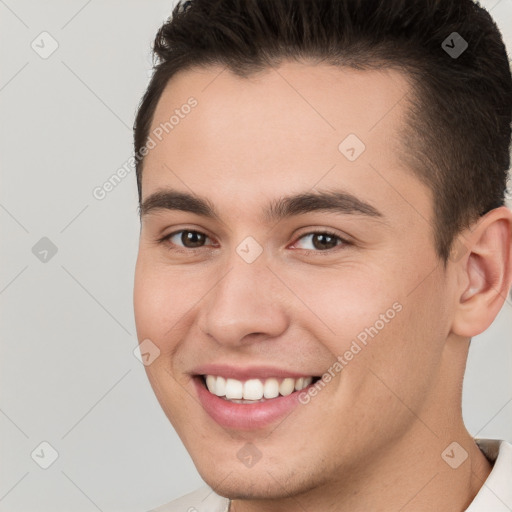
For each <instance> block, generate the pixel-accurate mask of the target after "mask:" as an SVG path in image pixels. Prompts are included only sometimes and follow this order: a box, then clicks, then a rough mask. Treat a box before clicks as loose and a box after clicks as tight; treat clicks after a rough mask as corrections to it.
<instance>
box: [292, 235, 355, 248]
mask: <svg viewBox="0 0 512 512" xmlns="http://www.w3.org/2000/svg"><path fill="white" fill-rule="evenodd" d="M301 240H302V242H300V241H301ZM299 242H300V243H301V244H302V247H299V249H305V250H313V251H320V252H322V251H323V252H325V251H328V250H330V249H334V248H335V247H337V246H338V245H343V244H346V242H345V240H343V239H342V238H340V237H339V236H338V235H335V234H334V233H329V232H323V231H318V232H314V233H307V234H305V235H303V236H301V237H300V238H299V239H298V241H297V242H296V244H295V245H297V244H298V243H299Z"/></svg>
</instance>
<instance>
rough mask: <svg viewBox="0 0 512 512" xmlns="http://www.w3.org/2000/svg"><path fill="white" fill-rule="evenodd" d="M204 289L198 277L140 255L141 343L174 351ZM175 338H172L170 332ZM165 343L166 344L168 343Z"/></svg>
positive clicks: (136, 288) (136, 291)
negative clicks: (190, 313) (176, 340)
mask: <svg viewBox="0 0 512 512" xmlns="http://www.w3.org/2000/svg"><path fill="white" fill-rule="evenodd" d="M202 294H204V289H203V287H202V286H200V283H199V280H198V279H197V275H196V276H194V275H188V274H187V272H186V271H183V270H178V269H176V268H173V267H171V266H169V265H167V266H166V265H162V264H161V263H159V262H158V261H155V260H154V259H152V258H149V257H145V256H144V255H139V258H138V260H137V265H136V269H135V282H134V311H135V323H136V327H137V336H138V339H139V341H142V340H144V339H146V338H149V339H151V340H152V341H153V342H154V343H156V344H157V345H158V346H159V348H160V350H161V351H162V352H168V351H170V350H172V340H173V339H179V336H176V334H178V333H179V331H180V329H182V328H183V327H184V325H185V323H186V321H187V313H188V312H189V311H190V310H191V309H193V305H194V304H195V303H197V302H198V301H199V300H200V299H201V296H202ZM171 331H172V332H173V335H172V336H171V335H169V334H170V332H171ZM164 340H165V342H164Z"/></svg>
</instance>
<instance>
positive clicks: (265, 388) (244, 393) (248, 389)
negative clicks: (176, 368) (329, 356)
mask: <svg viewBox="0 0 512 512" xmlns="http://www.w3.org/2000/svg"><path fill="white" fill-rule="evenodd" d="M319 379H320V377H314V376H312V377H299V378H292V377H287V378H284V379H283V378H277V377H276V378H274V377H271V378H267V379H248V380H245V381H241V380H237V379H232V378H224V377H221V376H218V375H201V380H202V383H203V385H204V386H205V387H206V389H207V390H208V391H209V392H210V393H211V394H212V395H215V396H218V397H219V398H222V399H223V400H226V401H228V402H233V403H236V404H247V405H248V404H255V403H260V402H267V401H269V400H272V399H274V398H278V397H282V396H288V395H291V394H292V393H294V392H298V391H301V390H303V389H305V388H307V387H308V386H310V385H311V384H314V383H315V382H317V381H318V380H319Z"/></svg>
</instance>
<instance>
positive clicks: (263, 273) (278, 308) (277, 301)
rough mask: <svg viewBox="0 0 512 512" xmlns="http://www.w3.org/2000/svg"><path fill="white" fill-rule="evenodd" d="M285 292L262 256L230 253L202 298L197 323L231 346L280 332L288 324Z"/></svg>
mask: <svg viewBox="0 0 512 512" xmlns="http://www.w3.org/2000/svg"><path fill="white" fill-rule="evenodd" d="M286 292H287V290H286V289H285V287H284V286H283V284H282V282H280V281H279V279H277V278H276V276H275V275H274V273H273V272H272V271H271V270H270V269H269V268H268V267H267V261H266V259H265V258H264V257H260V258H259V259H258V260H256V261H255V262H252V263H247V262H245V261H244V260H242V259H241V258H240V257H239V256H238V255H237V254H234V257H233V258H231V259H230V261H229V266H228V267H227V270H226V271H225V272H224V273H223V274H222V275H220V276H219V277H218V281H217V282H216V284H215V285H214V287H213V288H212V290H211V291H210V292H209V293H208V294H207V295H206V296H205V297H204V299H203V304H202V307H200V308H199V310H198V316H199V318H198V327H199V329H201V331H203V332H204V333H205V334H207V335H209V336H211V337H212V338H214V339H215V340H216V342H217V343H219V344H222V345H226V346H231V347H235V346H241V345H247V344H251V343H254V342H257V341H262V340H266V339H269V338H274V337H277V336H280V335H281V334H282V333H283V332H285V331H286V329H287V327H288V325H289V311H287V309H286V305H287V303H288V304H290V298H289V297H288V299H287V296H286ZM288 294H289V292H288Z"/></svg>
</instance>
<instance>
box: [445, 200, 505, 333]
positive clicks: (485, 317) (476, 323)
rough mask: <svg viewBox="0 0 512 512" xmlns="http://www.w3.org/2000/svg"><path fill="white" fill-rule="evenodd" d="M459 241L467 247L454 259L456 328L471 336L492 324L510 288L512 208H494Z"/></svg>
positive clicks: (454, 328)
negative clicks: (456, 277)
mask: <svg viewBox="0 0 512 512" xmlns="http://www.w3.org/2000/svg"><path fill="white" fill-rule="evenodd" d="M456 243H458V244H459V247H460V245H461V244H462V245H463V246H464V247H465V249H466V251H465V254H464V257H463V258H461V259H460V260H459V261H457V262H456V263H454V265H457V266H458V268H457V273H458V276H459V279H458V284H457V296H456V297H455V299H456V301H457V302H456V304H455V307H456V311H455V314H454V318H453V324H452V332H454V333H455V334H458V335H460V336H463V337H466V338H471V337H473V336H476V335H477V334H480V333H482V332H483V331H485V330H486V329H487V328H488V327H489V326H490V325H491V324H492V322H493V321H494V319H495V318H496V316H497V314H498V313H499V311H500V309H501V308H502V306H503V303H504V302H505V300H506V299H507V295H508V293H509V290H510V285H511V283H512V261H511V258H512V211H510V210H509V209H508V208H507V207H505V206H502V207H499V208H496V209H494V210H491V211H490V212H489V213H487V214H486V215H484V216H483V217H481V218H480V219H479V220H478V221H477V222H476V224H475V225H473V226H472V228H471V229H469V230H467V231H465V232H464V233H463V234H461V235H460V237H459V240H458V241H456ZM459 252H460V251H459Z"/></svg>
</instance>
